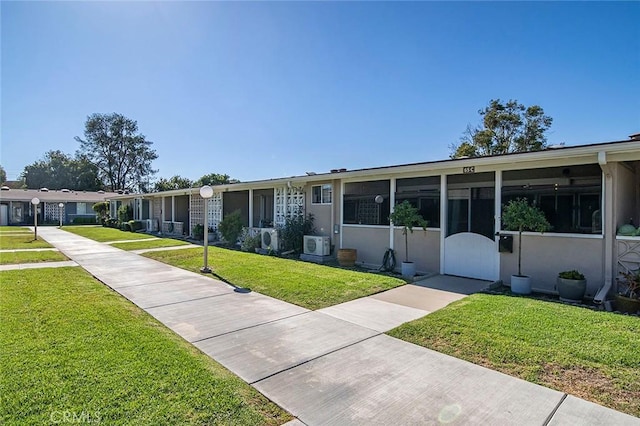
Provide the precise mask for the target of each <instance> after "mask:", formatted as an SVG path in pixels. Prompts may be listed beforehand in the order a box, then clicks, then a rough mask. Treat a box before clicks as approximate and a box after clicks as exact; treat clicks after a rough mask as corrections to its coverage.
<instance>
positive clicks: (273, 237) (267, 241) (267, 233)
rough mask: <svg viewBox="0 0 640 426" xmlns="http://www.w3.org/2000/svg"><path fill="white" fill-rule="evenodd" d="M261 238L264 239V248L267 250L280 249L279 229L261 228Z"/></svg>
mask: <svg viewBox="0 0 640 426" xmlns="http://www.w3.org/2000/svg"><path fill="white" fill-rule="evenodd" d="M260 240H261V241H262V245H261V246H262V248H263V249H265V250H267V249H271V250H276V251H277V250H278V249H279V244H280V243H279V241H278V231H276V230H275V229H274V228H262V229H260Z"/></svg>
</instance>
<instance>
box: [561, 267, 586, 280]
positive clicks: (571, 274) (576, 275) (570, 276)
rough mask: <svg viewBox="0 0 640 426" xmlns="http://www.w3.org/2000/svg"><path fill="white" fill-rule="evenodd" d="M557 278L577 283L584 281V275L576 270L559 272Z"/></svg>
mask: <svg viewBox="0 0 640 426" xmlns="http://www.w3.org/2000/svg"><path fill="white" fill-rule="evenodd" d="M558 277H560V278H562V279H565V280H578V281H582V280H584V275H582V274H581V273H580V272H578V271H576V270H573V271H563V272H560V273H559V274H558Z"/></svg>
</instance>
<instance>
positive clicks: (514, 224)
mask: <svg viewBox="0 0 640 426" xmlns="http://www.w3.org/2000/svg"><path fill="white" fill-rule="evenodd" d="M502 223H503V225H504V228H505V229H506V230H507V231H518V273H517V274H516V275H511V292H513V293H516V294H530V293H531V277H530V276H528V275H523V274H522V232H524V231H535V232H544V231H548V230H549V229H550V228H551V225H549V222H548V221H547V219H546V218H545V216H544V213H543V212H542V210H540V209H539V208H537V207H535V206H532V205H531V204H529V201H528V200H527V199H526V198H517V199H515V200H511V201H509V203H508V204H507V205H505V206H504V207H503V209H502Z"/></svg>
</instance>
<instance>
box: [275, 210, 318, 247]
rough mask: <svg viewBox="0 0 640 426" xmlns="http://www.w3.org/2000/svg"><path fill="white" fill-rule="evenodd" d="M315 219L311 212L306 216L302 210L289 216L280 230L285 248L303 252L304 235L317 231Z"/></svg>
mask: <svg viewBox="0 0 640 426" xmlns="http://www.w3.org/2000/svg"><path fill="white" fill-rule="evenodd" d="M313 221H314V217H313V215H312V214H311V213H309V214H308V215H307V217H306V218H305V216H304V214H302V213H301V212H300V213H298V214H296V215H294V216H292V217H288V218H287V219H286V221H285V223H284V226H283V227H282V228H280V229H279V230H278V236H279V237H280V241H281V243H282V248H283V250H285V251H289V250H293V251H295V252H296V253H302V249H303V240H304V236H305V235H313V234H314V233H315V231H316V230H315V227H314V225H313Z"/></svg>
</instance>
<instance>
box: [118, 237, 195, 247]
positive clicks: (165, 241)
mask: <svg viewBox="0 0 640 426" xmlns="http://www.w3.org/2000/svg"><path fill="white" fill-rule="evenodd" d="M186 244H189V243H187V242H186V241H181V240H174V239H172V238H161V239H159V240H150V241H145V240H140V241H134V242H130V243H114V244H111V246H112V247H117V248H119V249H122V250H141V249H151V248H158V247H176V246H183V245H186Z"/></svg>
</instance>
